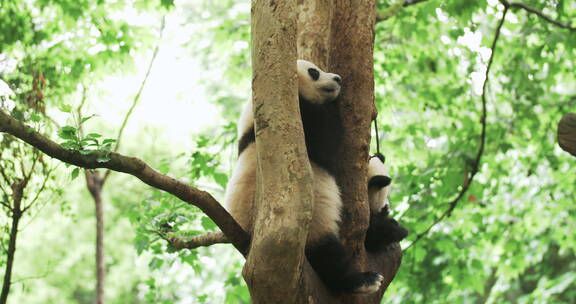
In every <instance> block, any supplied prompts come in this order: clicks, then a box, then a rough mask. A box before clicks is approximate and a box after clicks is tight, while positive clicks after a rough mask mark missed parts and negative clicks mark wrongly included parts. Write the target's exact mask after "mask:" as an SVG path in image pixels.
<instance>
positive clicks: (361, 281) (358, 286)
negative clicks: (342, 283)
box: [350, 271, 384, 293]
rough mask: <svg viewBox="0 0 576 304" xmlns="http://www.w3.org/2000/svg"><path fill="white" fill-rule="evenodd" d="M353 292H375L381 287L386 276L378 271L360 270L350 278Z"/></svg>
mask: <svg viewBox="0 0 576 304" xmlns="http://www.w3.org/2000/svg"><path fill="white" fill-rule="evenodd" d="M350 281H351V284H352V292H353V293H373V292H376V291H378V290H379V289H380V285H382V281H384V277H383V276H382V275H381V274H379V273H376V272H372V271H368V272H360V273H357V274H355V275H353V276H352V278H351V279H350Z"/></svg>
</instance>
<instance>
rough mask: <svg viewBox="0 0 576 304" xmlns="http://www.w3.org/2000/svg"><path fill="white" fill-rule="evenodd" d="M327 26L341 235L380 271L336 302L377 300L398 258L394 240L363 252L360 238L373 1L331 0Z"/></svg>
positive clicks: (364, 223)
mask: <svg viewBox="0 0 576 304" xmlns="http://www.w3.org/2000/svg"><path fill="white" fill-rule="evenodd" d="M333 7H334V16H333V21H332V27H331V38H330V56H329V71H331V72H334V73H337V74H339V75H340V76H342V82H343V89H342V93H341V96H340V114H341V115H342V119H343V121H344V130H345V136H344V140H345V142H344V149H342V151H340V154H339V155H340V159H341V160H342V161H341V162H340V164H341V166H340V168H339V171H338V185H340V187H341V191H342V199H343V202H344V212H343V222H342V226H341V227H342V228H341V231H342V232H341V237H342V239H343V241H344V243H345V244H347V245H348V246H349V248H351V249H352V250H353V252H354V254H355V261H356V262H357V266H358V267H359V268H360V269H363V270H371V271H377V272H380V273H381V274H382V275H383V276H384V282H383V283H382V288H381V289H380V291H379V292H377V293H374V294H371V295H369V296H353V295H352V296H346V297H343V299H342V301H341V302H342V303H380V300H381V298H382V295H383V293H384V291H385V290H386V288H387V287H388V285H389V284H390V282H391V281H392V279H393V278H394V276H395V274H396V272H397V271H398V268H399V267H400V262H401V259H402V251H401V248H400V246H399V245H398V244H394V245H393V246H391V247H390V248H389V249H388V250H387V251H386V252H381V253H378V254H367V253H366V251H365V249H364V238H365V235H366V230H367V228H368V223H369V208H368V204H367V191H366V185H367V181H366V170H367V160H368V153H369V148H370V124H371V121H372V118H374V117H375V116H376V108H375V107H374V68H373V67H374V55H373V48H374V24H375V19H376V1H375V0H355V1H349V0H335V1H334V2H333Z"/></svg>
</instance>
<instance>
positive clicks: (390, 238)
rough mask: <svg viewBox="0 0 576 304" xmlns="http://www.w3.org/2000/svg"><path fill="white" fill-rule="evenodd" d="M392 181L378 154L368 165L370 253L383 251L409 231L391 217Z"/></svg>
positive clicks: (368, 247)
mask: <svg viewBox="0 0 576 304" xmlns="http://www.w3.org/2000/svg"><path fill="white" fill-rule="evenodd" d="M391 182H392V179H391V178H390V176H389V175H388V170H386V166H384V156H383V155H382V154H377V155H375V156H373V157H371V158H370V162H369V163H368V202H369V203H370V225H369V226H368V231H367V232H366V241H365V247H366V249H367V250H368V251H372V252H374V251H381V250H383V249H385V248H386V247H387V246H388V245H390V244H392V243H396V242H399V241H401V240H402V239H404V238H405V237H406V236H407V235H408V231H407V230H406V229H405V228H404V227H402V226H400V225H399V224H398V222H397V221H396V220H394V219H393V218H390V217H389V212H390V204H389V202H388V191H389V190H390V183H391Z"/></svg>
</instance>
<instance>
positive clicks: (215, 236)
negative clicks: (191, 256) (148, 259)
mask: <svg viewBox="0 0 576 304" xmlns="http://www.w3.org/2000/svg"><path fill="white" fill-rule="evenodd" d="M162 238H164V239H165V240H166V241H168V242H169V243H170V245H172V247H174V249H176V250H181V249H185V248H186V249H195V248H198V247H202V246H212V245H215V244H227V243H230V240H228V238H227V237H226V235H224V233H222V232H220V231H216V232H208V233H205V234H201V235H195V236H191V237H175V236H162Z"/></svg>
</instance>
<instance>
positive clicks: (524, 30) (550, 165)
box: [375, 1, 576, 303]
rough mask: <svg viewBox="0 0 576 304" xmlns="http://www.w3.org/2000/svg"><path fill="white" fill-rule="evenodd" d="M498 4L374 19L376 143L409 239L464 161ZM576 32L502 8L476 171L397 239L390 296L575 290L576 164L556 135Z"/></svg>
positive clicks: (559, 13) (536, 298)
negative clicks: (399, 261)
mask: <svg viewBox="0 0 576 304" xmlns="http://www.w3.org/2000/svg"><path fill="white" fill-rule="evenodd" d="M523 3H526V4H527V5H529V6H531V7H533V8H535V9H538V10H540V11H544V12H545V13H546V14H548V15H550V16H551V17H552V18H555V19H558V20H560V21H563V22H565V23H567V22H568V21H569V20H574V17H575V16H576V10H575V9H574V7H572V8H568V7H567V6H566V5H565V4H564V3H562V4H560V3H559V5H557V6H553V5H552V4H545V3H543V2H537V1H523ZM502 9H503V8H502V6H501V5H499V4H498V3H497V1H493V2H490V1H488V2H484V1H468V2H466V1H452V2H445V3H444V2H441V1H426V2H422V3H420V4H417V5H414V6H411V7H408V8H404V9H403V10H402V11H401V12H400V13H399V14H398V15H396V16H395V17H394V18H393V19H390V20H388V21H386V22H384V23H381V24H378V27H377V35H376V50H375V60H376V61H375V76H376V77H375V78H376V101H377V106H378V108H379V113H380V115H379V120H380V123H379V125H381V126H383V127H382V129H383V131H384V135H383V138H382V142H381V145H382V146H383V149H384V151H383V152H384V153H385V155H386V159H387V161H388V164H389V165H390V166H392V177H393V180H394V184H393V191H392V197H391V202H392V206H393V209H395V211H396V215H395V216H396V217H398V218H399V219H400V222H402V223H403V224H404V225H406V226H407V227H408V229H409V231H410V232H411V235H410V236H409V237H408V240H407V241H406V242H405V244H404V245H405V246H404V247H407V245H409V244H410V241H411V240H414V239H415V238H416V236H417V235H418V234H419V233H421V232H423V231H425V230H426V229H428V228H429V227H430V226H431V225H432V224H433V223H434V221H435V220H436V219H437V218H438V217H439V216H440V215H441V214H442V213H443V212H444V211H445V210H447V209H448V207H449V206H448V204H447V203H448V202H450V201H452V200H453V199H454V198H455V197H456V195H457V194H458V192H459V191H460V189H461V187H462V185H463V184H464V183H465V182H466V176H467V175H468V174H469V173H470V170H472V167H471V163H473V162H472V160H473V159H474V158H475V155H476V153H477V151H478V148H479V143H480V137H479V136H480V129H481V125H480V122H479V119H480V115H481V96H480V95H481V93H482V90H481V84H482V81H483V75H484V73H485V66H486V63H487V60H488V57H489V56H490V51H489V47H490V44H491V42H492V39H493V37H494V31H495V28H496V24H497V21H498V18H500V15H498V14H501V12H502ZM574 39H575V35H574V34H573V33H572V32H570V31H567V30H563V29H560V28H558V27H555V26H554V25H552V24H550V23H547V22H543V21H542V20H541V19H540V18H537V17H536V16H534V15H527V13H526V12H525V11H522V10H512V11H510V12H509V13H508V17H507V19H506V22H505V24H504V27H503V30H502V33H501V37H500V39H499V41H498V45H497V48H496V50H495V59H494V64H493V66H492V70H491V74H490V82H489V85H488V91H487V94H486V97H487V100H488V120H487V138H486V149H485V151H484V153H483V155H482V158H481V164H480V171H479V173H478V175H477V177H476V178H475V180H474V181H473V183H472V185H471V187H470V189H469V190H468V192H467V193H466V194H465V195H464V197H463V198H462V199H461V200H460V201H459V202H458V205H457V207H456V210H455V211H454V213H453V214H452V216H451V217H449V218H446V219H444V220H443V221H441V222H440V223H439V224H438V225H436V226H434V228H432V229H431V231H430V232H428V233H427V234H426V236H425V237H424V238H423V239H422V240H420V241H418V242H417V243H416V244H415V245H413V246H411V247H409V248H408V249H407V250H406V251H405V255H404V261H403V266H402V269H401V270H400V272H399V274H398V276H397V277H396V279H395V280H394V282H393V283H392V285H391V286H390V288H389V289H388V291H387V293H386V295H385V299H384V303H447V302H449V303H469V302H477V303H570V302H574V301H575V300H576V298H575V297H574V293H573V292H571V291H570V290H571V289H573V287H574V286H575V285H574V282H573V280H572V277H573V274H574V273H576V264H575V263H574V262H573V260H574V256H575V249H576V247H575V246H576V242H575V241H574V239H573V238H570V237H567V236H568V235H570V232H569V229H571V228H570V227H573V226H574V216H575V215H576V200H575V197H574V196H573V194H572V193H573V189H574V186H575V185H576V180H575V179H574V174H573V172H574V170H573V169H574V165H575V163H574V159H573V158H571V157H570V156H569V155H568V154H566V153H564V152H562V151H561V150H560V149H559V148H558V146H557V142H556V136H555V132H556V124H557V123H558V121H559V119H560V117H561V115H562V114H563V113H565V112H567V111H574V109H575V105H576V103H575V96H576V91H574V90H573V88H574V83H575V82H574V77H573V75H574V74H573V68H574V62H576V60H575V59H576V53H574V47H573V40H574ZM407 151H409V152H408V153H407ZM569 260H572V261H571V262H568V261H569ZM560 265H562V266H560ZM552 282H553V283H552ZM545 286H546V287H545ZM568 286H571V287H572V288H570V287H568ZM543 290H550V291H549V292H539V291H543Z"/></svg>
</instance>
